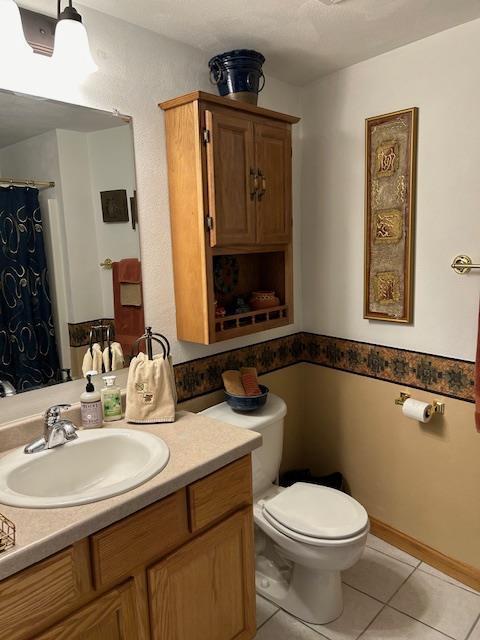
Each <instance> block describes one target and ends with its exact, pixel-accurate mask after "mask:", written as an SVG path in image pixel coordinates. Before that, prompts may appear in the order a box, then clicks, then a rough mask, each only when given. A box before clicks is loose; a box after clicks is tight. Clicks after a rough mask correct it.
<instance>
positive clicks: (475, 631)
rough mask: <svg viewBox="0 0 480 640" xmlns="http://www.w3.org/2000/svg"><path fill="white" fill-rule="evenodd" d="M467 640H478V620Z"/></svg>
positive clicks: (479, 634)
mask: <svg viewBox="0 0 480 640" xmlns="http://www.w3.org/2000/svg"><path fill="white" fill-rule="evenodd" d="M468 640H480V619H479V620H478V622H477V624H476V625H475V626H474V628H473V631H472V633H471V634H470V635H469V636H468Z"/></svg>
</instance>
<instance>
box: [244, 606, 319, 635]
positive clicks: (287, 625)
mask: <svg viewBox="0 0 480 640" xmlns="http://www.w3.org/2000/svg"><path fill="white" fill-rule="evenodd" d="M321 638H325V636H322V635H320V634H318V633H317V632H316V631H313V630H312V629H309V627H307V626H305V625H304V624H302V623H301V622H300V621H299V620H297V619H296V618H293V617H292V616H289V615H288V614H287V613H285V611H279V612H278V613H276V614H275V615H274V616H273V618H270V620H269V621H268V622H266V623H265V624H264V625H263V627H261V628H260V629H259V630H258V632H257V635H256V636H255V640H320V639H321Z"/></svg>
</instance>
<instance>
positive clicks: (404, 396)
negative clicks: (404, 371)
mask: <svg viewBox="0 0 480 640" xmlns="http://www.w3.org/2000/svg"><path fill="white" fill-rule="evenodd" d="M409 398H411V396H410V394H408V393H404V392H403V391H402V392H401V393H400V397H399V398H396V399H395V404H398V405H400V406H401V407H402V406H403V405H404V404H405V400H408V399H409ZM432 413H438V414H440V415H442V416H443V415H444V414H445V403H444V402H439V401H438V400H434V401H433V402H432Z"/></svg>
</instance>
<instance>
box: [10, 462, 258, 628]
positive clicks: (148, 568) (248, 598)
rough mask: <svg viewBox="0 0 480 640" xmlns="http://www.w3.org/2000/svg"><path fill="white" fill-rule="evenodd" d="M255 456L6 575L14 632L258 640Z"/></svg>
mask: <svg viewBox="0 0 480 640" xmlns="http://www.w3.org/2000/svg"><path fill="white" fill-rule="evenodd" d="M255 632H256V624H255V567H254V542H253V513H252V470H251V462H250V456H246V457H244V458H241V459H239V460H237V461H235V462H232V463H231V464H229V465H227V466H226V467H224V468H222V469H220V470H219V471H216V472H214V473H212V474H210V475H208V476H206V477H204V478H202V479H200V480H198V481H196V482H194V483H192V484H190V485H188V487H185V488H184V489H181V490H180V491H177V492H176V493H174V494H172V495H170V496H168V497H166V498H164V499H163V500H160V501H159V502H157V503H155V504H153V505H151V506H149V507H146V508H145V509H142V510H141V511H138V512H137V513H134V514H133V515H131V516H129V517H127V518H125V519H123V520H120V521H119V522H117V523H115V524H113V525H111V526H110V527H107V528H106V529H103V530H102V531H99V532H98V533H95V534H93V535H92V536H90V538H88V539H84V540H81V541H80V542H78V543H75V544H74V545H73V546H71V547H69V548H67V549H65V550H64V551H61V552H60V553H57V554H56V555H54V556H51V557H50V558H47V559H46V560H43V561H41V562H39V563H37V564H36V565H33V566H31V567H29V568H28V569H25V570H24V571H21V572H19V573H18V574H15V575H13V576H11V577H10V578H7V579H6V580H3V581H1V582H0V638H1V639H2V640H3V639H4V638H5V640H6V639H7V638H8V640H157V639H158V640H206V639H207V638H208V640H251V639H252V638H253V637H254V636H255Z"/></svg>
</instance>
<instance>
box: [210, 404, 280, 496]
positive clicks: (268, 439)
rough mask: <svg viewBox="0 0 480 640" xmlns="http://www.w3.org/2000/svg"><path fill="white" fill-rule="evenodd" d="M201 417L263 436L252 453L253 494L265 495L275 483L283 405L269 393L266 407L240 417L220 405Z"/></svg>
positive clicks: (224, 405)
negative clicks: (258, 445) (258, 446)
mask: <svg viewBox="0 0 480 640" xmlns="http://www.w3.org/2000/svg"><path fill="white" fill-rule="evenodd" d="M201 414H202V415H205V416H208V417H209V418H214V419H215V420H220V421H221V422H227V423H228V424H231V425H233V426H235V427H240V428H241V429H252V430H253V431H258V433H261V434H262V437H263V442H262V446H261V447H260V448H258V449H255V451H253V452H252V473H253V494H254V495H258V494H260V493H262V492H264V491H266V490H267V489H268V488H269V487H270V486H271V485H272V483H273V482H275V480H276V479H277V476H278V471H279V469H280V462H281V460H282V450H283V425H284V421H285V416H286V414H287V405H286V404H285V402H284V401H283V400H282V399H281V398H279V397H278V396H276V395H274V394H273V393H270V394H269V395H268V398H267V402H266V404H265V405H264V406H263V407H261V408H260V409H257V410H256V411H249V412H248V413H247V412H245V413H240V412H237V411H234V410H233V409H231V408H230V407H229V406H228V404H227V403H226V402H222V403H220V404H217V405H214V406H213V407H209V408H208V409H205V410H204V411H202V412H201Z"/></svg>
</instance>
